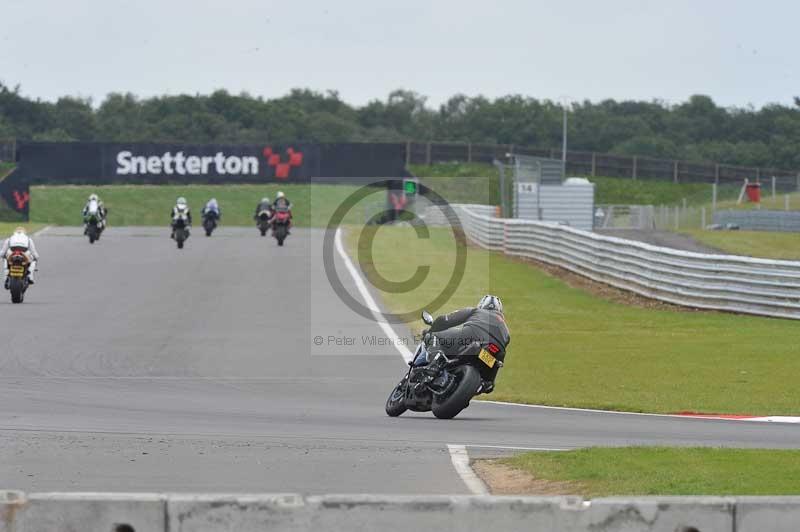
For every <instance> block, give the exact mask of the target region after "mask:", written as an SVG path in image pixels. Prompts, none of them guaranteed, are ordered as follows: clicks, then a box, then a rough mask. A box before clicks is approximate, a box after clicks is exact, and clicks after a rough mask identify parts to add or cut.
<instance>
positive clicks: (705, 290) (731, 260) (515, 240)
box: [453, 205, 800, 319]
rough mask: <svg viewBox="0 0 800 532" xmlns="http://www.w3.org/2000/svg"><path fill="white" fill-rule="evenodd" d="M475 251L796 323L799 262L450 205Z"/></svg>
mask: <svg viewBox="0 0 800 532" xmlns="http://www.w3.org/2000/svg"><path fill="white" fill-rule="evenodd" d="M453 207H454V209H455V211H456V212H457V213H458V215H459V218H460V219H461V223H462V225H463V227H464V231H465V233H466V235H467V237H468V238H469V239H470V240H471V241H472V242H474V243H475V244H477V245H478V246H480V247H483V248H485V249H490V250H494V251H502V252H504V253H505V254H507V255H513V256H520V257H528V258H532V259H536V260H540V261H542V262H546V263H549V264H554V265H557V266H561V267H562V268H565V269H567V270H570V271H572V272H575V273H577V274H579V275H582V276H585V277H588V278H590V279H593V280H595V281H600V282H603V283H606V284H609V285H612V286H615V287H617V288H621V289H623V290H628V291H631V292H635V293H637V294H639V295H642V296H645V297H649V298H653V299H658V300H661V301H665V302H668V303H673V304H676V305H682V306H687V307H693V308H702V309H713V310H724V311H730V312H740V313H746V314H757V315H762V316H773V317H780V318H792V319H800V262H795V261H782V260H767V259H754V258H749V257H739V256H733V255H711V254H703V253H692V252H687V251H680V250H676V249H671V248H662V247H657V246H652V245H649V244H645V243H642V242H634V241H631V240H624V239H621V238H614V237H609V236H601V235H598V234H595V233H592V232H588V231H580V230H577V229H573V228H571V227H568V226H565V225H559V224H555V223H549V222H537V221H529V220H517V219H502V218H494V217H492V216H488V215H487V214H486V211H485V209H482V208H481V209H476V206H472V205H454V206H453Z"/></svg>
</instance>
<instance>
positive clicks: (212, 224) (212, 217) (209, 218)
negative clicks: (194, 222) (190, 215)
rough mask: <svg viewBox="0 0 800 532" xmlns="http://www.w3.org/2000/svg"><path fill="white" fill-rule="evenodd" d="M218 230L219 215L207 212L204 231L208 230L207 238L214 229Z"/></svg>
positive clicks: (204, 216) (204, 217) (204, 218)
mask: <svg viewBox="0 0 800 532" xmlns="http://www.w3.org/2000/svg"><path fill="white" fill-rule="evenodd" d="M216 228H217V215H216V214H215V213H213V212H207V213H206V214H204V215H203V229H205V230H206V236H211V233H212V232H213V231H214V229H216Z"/></svg>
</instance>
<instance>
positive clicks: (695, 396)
mask: <svg viewBox="0 0 800 532" xmlns="http://www.w3.org/2000/svg"><path fill="white" fill-rule="evenodd" d="M368 232H373V233H374V244H373V247H372V250H373V253H372V255H373V256H372V260H371V261H368V260H366V259H365V260H364V261H363V264H362V268H363V270H364V271H365V273H366V275H367V277H369V278H370V280H371V281H373V284H375V280H376V279H377V276H378V275H380V276H381V277H383V278H386V279H388V280H392V281H402V280H405V279H409V278H411V276H412V274H414V272H415V270H417V268H418V267H420V266H424V265H431V270H430V272H429V274H428V276H427V277H426V278H425V281H424V282H423V283H422V284H421V285H419V286H416V287H413V286H412V287H409V288H408V289H405V290H403V291H400V292H396V293H390V292H382V293H381V295H382V296H383V299H384V301H385V303H386V304H387V306H388V307H389V308H390V309H391V310H393V311H395V312H404V311H410V310H412V309H414V308H417V307H418V306H420V305H424V304H425V303H426V302H429V301H432V300H433V299H434V298H435V297H436V296H437V295H438V294H439V293H441V292H442V291H443V290H444V288H445V287H446V286H447V285H448V283H449V282H450V281H449V279H450V273H451V271H452V270H453V265H454V257H455V249H456V245H455V242H454V240H453V237H452V235H451V234H450V232H449V230H444V229H432V230H431V234H430V238H427V239H426V238H418V237H417V235H416V234H415V233H414V232H413V230H412V229H410V228H402V227H382V228H380V229H376V228H374V227H367V228H363V229H362V230H361V231H358V230H356V229H353V230H352V231H350V232H349V233H348V243H349V246H350V248H351V249H352V250H354V251H355V250H357V249H358V246H359V245H360V246H361V248H362V258H364V257H366V255H365V254H364V253H363V251H364V250H365V249H366V245H367V242H366V241H365V240H362V241H361V242H359V237H360V236H361V235H362V234H365V235H366V234H368ZM486 293H495V294H497V295H499V296H500V297H501V298H503V301H504V304H505V308H506V318H507V320H508V323H509V327H510V329H511V334H512V343H511V346H510V348H509V354H508V358H507V364H506V367H505V368H503V370H502V371H501V372H500V375H499V377H498V383H497V390H496V391H495V393H493V394H492V395H491V396H490V398H491V399H495V400H502V401H514V402H522V403H536V404H547V405H556V406H572V407H584V408H600V409H610V410H627V411H637V412H661V413H670V412H678V411H686V410H690V411H697V412H709V413H732V414H775V415H778V414H789V415H796V414H797V413H798V412H800V395H798V394H797V393H796V388H797V383H796V375H797V374H798V373H800V357H798V356H797V345H798V344H800V330H798V328H797V324H796V323H794V322H792V321H789V320H778V319H768V318H759V317H752V316H739V315H734V314H727V313H717V312H693V311H686V312H681V311H676V310H664V309H661V310H655V309H642V308H635V307H631V306H627V305H623V304H620V303H615V302H612V301H609V300H607V299H603V298H601V297H598V296H595V295H592V294H590V293H588V292H586V291H584V290H582V289H579V288H573V287H571V286H568V285H567V284H565V283H564V282H563V281H561V280H559V279H557V278H554V277H552V276H550V275H548V274H546V273H544V272H542V271H541V270H539V269H537V268H535V267H533V266H531V265H530V264H529V263H525V262H522V261H519V260H516V259H510V258H508V257H505V256H503V255H501V254H498V253H489V252H486V251H483V250H479V249H475V248H468V251H467V262H466V270H465V275H464V277H463V279H462V280H461V281H460V282H459V283H458V284H457V286H456V289H455V292H454V294H453V295H452V297H450V298H449V300H448V301H447V302H446V303H445V304H444V305H443V306H442V307H441V308H440V309H433V308H431V309H429V310H431V311H432V312H435V311H439V312H440V313H441V312H446V311H450V310H453V309H455V308H460V307H465V306H473V305H475V304H476V302H477V301H478V299H479V298H480V297H481V296H482V295H483V294H486ZM411 326H412V327H413V328H415V329H416V330H417V331H418V330H419V329H421V328H422V324H421V322H414V323H412V324H411Z"/></svg>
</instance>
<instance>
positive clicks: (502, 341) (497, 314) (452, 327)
mask: <svg viewBox="0 0 800 532" xmlns="http://www.w3.org/2000/svg"><path fill="white" fill-rule="evenodd" d="M425 337H426V340H428V339H430V340H432V339H433V338H434V337H435V338H436V341H435V342H432V341H431V342H428V343H429V346H431V344H432V345H433V346H432V347H431V349H430V350H431V351H432V352H435V351H436V350H437V349H438V350H441V351H442V352H443V353H444V354H445V356H452V355H455V354H457V353H458V352H459V351H461V350H462V349H464V348H466V347H467V346H469V345H470V344H471V343H472V342H474V341H477V342H481V343H483V342H492V343H494V344H497V345H498V346H499V347H501V348H502V352H503V353H505V350H506V347H508V344H509V343H511V333H510V332H509V330H508V325H506V320H505V316H504V315H503V303H502V302H501V301H500V298H499V297H497V296H492V295H486V296H483V298H481V300H480V302H479V303H478V306H477V307H475V308H465V309H462V310H457V311H455V312H451V313H450V314H446V315H444V316H439V317H438V318H436V319H435V320H434V321H433V324H432V325H431V327H430V329H428V330H427V331H425ZM503 358H505V356H504V357H503ZM498 359H499V360H500V361H501V362H502V359H500V358H498ZM498 369H499V367H498V366H496V367H495V368H494V369H493V371H492V378H491V379H490V380H486V381H483V383H482V386H481V391H482V392H483V393H490V392H491V391H492V390H494V379H495V377H496V376H497V371H498Z"/></svg>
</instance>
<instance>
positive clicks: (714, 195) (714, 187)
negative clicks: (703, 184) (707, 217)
mask: <svg viewBox="0 0 800 532" xmlns="http://www.w3.org/2000/svg"><path fill="white" fill-rule="evenodd" d="M711 212H712V213H715V212H717V184H716V183H714V184H713V185H711Z"/></svg>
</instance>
